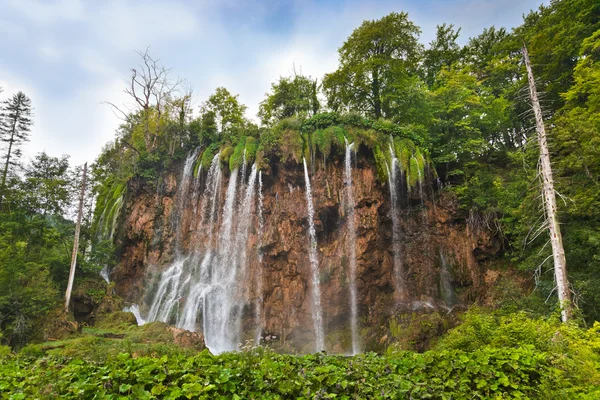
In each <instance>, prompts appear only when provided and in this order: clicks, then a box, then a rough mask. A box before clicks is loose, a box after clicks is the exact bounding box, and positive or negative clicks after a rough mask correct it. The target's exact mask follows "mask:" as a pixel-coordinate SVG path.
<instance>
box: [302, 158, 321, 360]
mask: <svg viewBox="0 0 600 400" xmlns="http://www.w3.org/2000/svg"><path fill="white" fill-rule="evenodd" d="M302 162H303V163H304V180H305V183H306V192H305V193H306V203H307V205H308V224H309V228H308V234H309V237H310V248H309V259H310V269H311V276H312V282H311V283H312V318H313V323H314V326H315V346H316V351H323V350H325V335H324V330H323V311H322V310H321V288H320V285H319V259H318V256H317V232H316V231H315V221H314V218H315V210H314V207H313V199H312V191H311V188H310V177H309V176H308V168H307V166H306V159H305V158H303V159H302Z"/></svg>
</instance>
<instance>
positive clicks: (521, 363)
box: [0, 316, 600, 399]
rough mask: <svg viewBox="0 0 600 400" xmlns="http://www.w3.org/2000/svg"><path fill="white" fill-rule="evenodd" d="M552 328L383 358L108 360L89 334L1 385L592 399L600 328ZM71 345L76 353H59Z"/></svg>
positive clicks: (597, 384)
mask: <svg viewBox="0 0 600 400" xmlns="http://www.w3.org/2000/svg"><path fill="white" fill-rule="evenodd" d="M482 318H483V317H482ZM515 318H517V320H518V323H514V324H513V325H512V328H510V329H504V330H503V332H505V335H506V336H509V337H512V338H513V339H511V340H512V341H513V342H514V341H519V340H521V339H525V338H527V337H528V336H529V337H535V336H536V335H537V336H538V337H540V335H539V334H538V333H536V331H535V330H534V332H529V330H528V329H531V328H538V325H537V324H536V323H535V322H534V323H533V326H530V325H528V324H529V321H527V320H526V319H523V317H521V316H516V317H515ZM142 328H144V327H142ZM155 328H156V327H152V329H151V331H152V332H154V331H155ZM125 329H126V330H125V331H124V332H128V330H127V328H125ZM556 329H558V330H559V332H561V333H560V334H559V337H558V339H556V338H555V339H554V340H555V342H556V343H553V344H549V345H548V346H547V347H545V349H543V348H544V346H541V347H540V346H538V344H537V343H536V342H535V340H532V341H531V343H532V344H524V345H522V346H520V347H494V346H493V345H489V344H488V345H485V346H483V347H478V348H475V349H473V350H472V351H466V350H462V349H457V348H456V347H460V346H451V345H449V342H446V344H445V346H446V348H443V349H439V350H435V351H428V352H426V353H422V354H419V353H413V352H406V351H404V352H403V351H398V352H395V353H394V354H393V355H389V356H378V355H376V354H374V353H367V354H363V355H358V356H354V357H345V356H331V355H327V354H324V353H317V354H312V355H305V356H294V355H282V354H276V353H274V352H272V351H270V350H269V349H268V348H261V347H252V346H246V347H245V349H244V351H242V352H234V353H224V354H221V355H218V356H213V355H211V354H210V353H209V352H208V351H203V352H201V353H199V354H195V355H191V354H190V353H187V354H186V353H185V352H182V351H179V352H177V351H168V350H167V348H165V349H164V350H160V349H158V348H156V350H157V353H156V354H155V355H154V356H152V355H148V353H147V352H145V353H141V354H140V353H137V350H136V353H135V354H133V353H132V352H131V351H127V350H125V351H123V352H122V353H120V354H118V355H116V356H114V357H108V358H107V357H106V356H104V357H103V356H101V355H100V353H99V352H98V351H97V349H98V348H100V349H103V348H106V344H105V343H106V342H107V341H112V342H117V341H116V340H111V339H106V338H103V337H102V336H107V337H108V336H109V335H107V333H105V332H104V333H103V331H101V330H88V335H86V336H83V337H81V338H75V339H72V340H71V342H72V344H71V343H69V342H68V341H67V342H59V343H56V344H49V345H48V346H46V347H43V346H38V347H31V348H28V349H24V350H23V351H22V352H21V354H19V355H9V356H8V358H6V357H5V358H4V359H2V360H1V361H0V376H1V377H2V378H3V379H1V380H0V391H1V392H2V393H4V394H5V395H7V396H11V398H19V397H21V398H22V397H54V396H60V397H61V398H92V397H93V398H109V397H115V396H129V397H131V396H134V397H137V398H169V399H171V398H173V399H175V398H190V397H195V398H207V399H208V398H239V399H242V398H263V399H276V398H277V399H279V398H298V399H309V398H315V399H317V398H342V399H350V398H379V399H385V398H408V397H410V398H413V399H421V398H466V397H468V398H506V397H509V398H538V397H544V398H549V399H552V398H556V399H559V398H575V397H577V398H593V396H595V395H598V393H599V390H600V381H599V380H598V357H599V350H600V343H599V342H598V337H599V330H600V326H596V327H594V328H593V329H590V330H588V331H585V330H582V329H579V328H575V327H568V326H563V327H556ZM134 331H136V332H137V331H140V330H139V329H138V328H137V327H136V328H135V329H133V328H132V332H134ZM542 331H544V332H545V331H546V328H543V327H542ZM565 332H569V333H568V334H567V333H565ZM470 337H473V336H470ZM486 337H489V335H488V336H486ZM546 339H548V338H546ZM550 341H552V339H551V338H550ZM120 343H122V344H121V345H118V344H116V343H113V346H116V348H121V349H123V347H124V346H127V343H130V345H132V346H134V348H136V349H137V347H135V342H134V341H130V340H128V339H121V340H120ZM478 343H480V342H478ZM508 343H511V341H509V342H508ZM75 344H76V346H77V347H72V346H73V345H75ZM565 346H566V347H565ZM61 347H62V348H61ZM71 348H72V349H74V350H75V349H79V350H76V351H75V352H73V351H71V350H68V351H67V350H66V349H71ZM86 348H88V349H90V350H92V351H91V352H87V353H86V352H84V349H86ZM94 349H96V350H94ZM565 349H571V350H572V351H567V352H565ZM28 354H30V355H32V356H34V357H42V358H40V359H38V360H36V358H34V357H31V356H28ZM66 354H70V356H66V357H65V355H66ZM163 354H164V355H163ZM96 357H100V358H96Z"/></svg>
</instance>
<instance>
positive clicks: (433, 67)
mask: <svg viewBox="0 0 600 400" xmlns="http://www.w3.org/2000/svg"><path fill="white" fill-rule="evenodd" d="M459 35H460V28H458V29H454V25H453V24H450V25H446V24H443V25H438V26H437V33H436V37H435V39H434V40H432V41H431V43H429V48H428V49H427V50H425V53H424V59H423V68H424V71H423V72H424V75H425V82H426V83H427V85H428V86H429V87H430V88H431V87H433V84H434V82H435V77H436V76H437V74H438V73H439V72H440V70H441V69H442V67H450V66H451V65H452V64H454V63H455V62H456V61H458V59H459V58H460V55H461V54H460V46H459V45H458V43H457V42H456V39H458V36H459Z"/></svg>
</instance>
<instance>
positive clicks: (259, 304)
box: [254, 171, 265, 345]
mask: <svg viewBox="0 0 600 400" xmlns="http://www.w3.org/2000/svg"><path fill="white" fill-rule="evenodd" d="M263 200H264V199H263V183H262V171H259V173H258V232H257V236H258V246H257V247H258V271H257V272H256V283H255V286H256V303H255V304H254V321H255V324H256V335H255V338H254V343H256V344H257V345H258V344H260V338H261V336H262V308H263V298H262V291H263V277H262V273H263V271H262V261H263V252H262V235H263V230H264V225H265V221H264V219H263Z"/></svg>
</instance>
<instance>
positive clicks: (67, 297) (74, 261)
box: [65, 163, 87, 313]
mask: <svg viewBox="0 0 600 400" xmlns="http://www.w3.org/2000/svg"><path fill="white" fill-rule="evenodd" d="M86 173H87V163H85V164H84V165H83V177H82V179H81V193H80V194H79V208H78V211H77V223H76V225H75V238H74V240H73V253H72V254H71V269H70V271H69V283H68V284H67V293H66V294H65V313H69V303H70V301H71V291H72V290H73V280H74V279H75V266H76V265H77V249H78V247H79V231H80V229H81V217H82V214H83V201H84V198H85V181H86V177H87V175H86Z"/></svg>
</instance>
